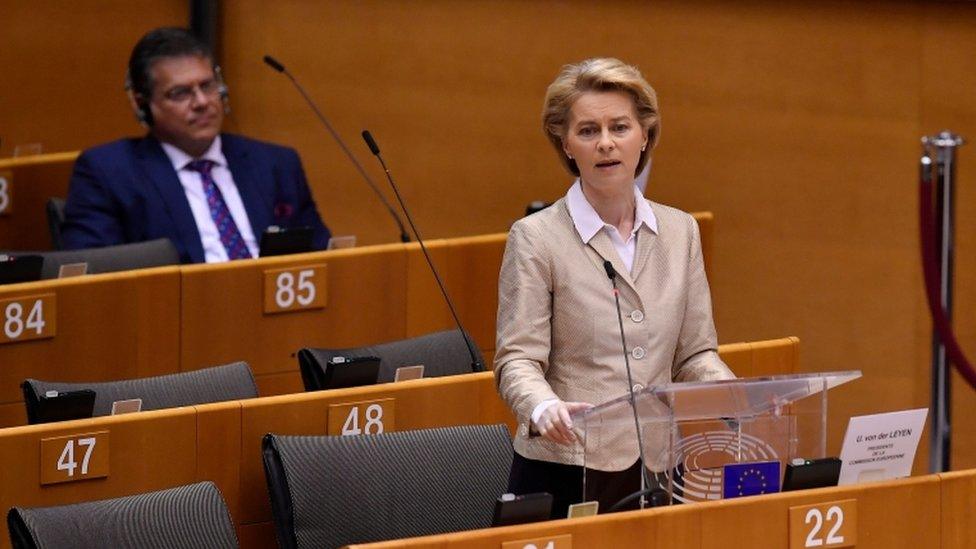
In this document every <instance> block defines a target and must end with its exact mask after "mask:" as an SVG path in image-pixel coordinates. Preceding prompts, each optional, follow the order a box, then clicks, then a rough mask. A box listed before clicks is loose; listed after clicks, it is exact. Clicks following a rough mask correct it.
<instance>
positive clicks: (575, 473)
mask: <svg viewBox="0 0 976 549" xmlns="http://www.w3.org/2000/svg"><path fill="white" fill-rule="evenodd" d="M583 469H584V468H583V467H580V466H579V465H565V464H562V463H553V462H551V461H539V460H535V459H528V458H525V457H522V456H520V455H519V454H518V452H515V457H514V459H513V460H512V471H511V473H510V474H509V476H508V491H509V492H512V493H513V494H516V495H522V494H531V493H534V492H549V493H550V494H552V515H551V518H553V519H561V518H566V513H567V511H568V509H569V506H570V504H573V503H580V502H582V501H592V500H596V501H599V502H600V512H601V513H606V512H607V511H609V510H610V508H611V507H613V505H614V504H615V503H617V502H618V501H620V500H622V499H623V498H625V497H627V496H629V495H630V494H632V493H634V492H636V491H637V490H639V489H640V486H641V480H640V477H641V472H640V470H641V464H640V461H637V462H636V463H634V464H633V465H631V466H630V467H628V468H627V469H624V470H623V471H614V472H607V471H597V470H596V469H586V491H587V493H586V497H585V498H584V497H583V496H584V494H583ZM651 479H652V482H653V479H654V476H653V475H652V476H651ZM638 507H639V501H638V500H636V499H635V500H634V501H633V502H631V503H630V505H626V506H624V507H623V508H621V509H618V510H620V511H627V510H631V509H637V508H638Z"/></svg>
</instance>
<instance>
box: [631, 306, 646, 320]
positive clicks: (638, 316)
mask: <svg viewBox="0 0 976 549" xmlns="http://www.w3.org/2000/svg"><path fill="white" fill-rule="evenodd" d="M630 319H631V320H633V321H634V322H642V321H643V320H644V311H641V310H640V309H637V310H635V311H633V312H631V313H630Z"/></svg>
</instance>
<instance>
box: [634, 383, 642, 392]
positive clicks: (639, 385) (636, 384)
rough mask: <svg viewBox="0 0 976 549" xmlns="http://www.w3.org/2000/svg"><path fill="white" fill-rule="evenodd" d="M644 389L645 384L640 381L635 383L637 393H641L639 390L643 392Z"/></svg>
mask: <svg viewBox="0 0 976 549" xmlns="http://www.w3.org/2000/svg"><path fill="white" fill-rule="evenodd" d="M643 390H644V386H643V385H641V384H640V383H635V384H634V392H635V393H639V392H641V391H643Z"/></svg>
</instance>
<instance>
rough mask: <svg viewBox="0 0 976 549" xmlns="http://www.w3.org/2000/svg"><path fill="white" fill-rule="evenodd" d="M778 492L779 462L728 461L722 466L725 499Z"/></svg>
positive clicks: (723, 495)
mask: <svg viewBox="0 0 976 549" xmlns="http://www.w3.org/2000/svg"><path fill="white" fill-rule="evenodd" d="M774 492H779V462H778V461H753V462H750V463H730V464H728V465H725V466H723V467H722V497H723V498H725V499H729V498H737V497H741V496H754V495H756V494H772V493H774Z"/></svg>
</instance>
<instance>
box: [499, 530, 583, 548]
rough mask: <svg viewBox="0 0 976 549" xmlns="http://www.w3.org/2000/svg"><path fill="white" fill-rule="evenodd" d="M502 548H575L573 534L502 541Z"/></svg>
mask: <svg viewBox="0 0 976 549" xmlns="http://www.w3.org/2000/svg"><path fill="white" fill-rule="evenodd" d="M502 549H573V535H572V534H561V535H558V536H544V537H541V538H532V539H520V540H517V541H504V542H502Z"/></svg>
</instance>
